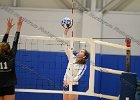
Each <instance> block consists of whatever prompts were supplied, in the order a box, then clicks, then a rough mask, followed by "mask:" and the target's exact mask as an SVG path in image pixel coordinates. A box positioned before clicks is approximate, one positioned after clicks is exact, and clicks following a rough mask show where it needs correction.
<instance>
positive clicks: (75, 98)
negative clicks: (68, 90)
mask: <svg viewBox="0 0 140 100" xmlns="http://www.w3.org/2000/svg"><path fill="white" fill-rule="evenodd" d="M69 100H78V95H76V94H69Z"/></svg>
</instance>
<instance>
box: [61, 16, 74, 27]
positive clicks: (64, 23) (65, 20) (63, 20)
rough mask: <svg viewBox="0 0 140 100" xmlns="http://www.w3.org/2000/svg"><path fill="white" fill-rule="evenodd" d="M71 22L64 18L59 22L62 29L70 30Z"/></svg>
mask: <svg viewBox="0 0 140 100" xmlns="http://www.w3.org/2000/svg"><path fill="white" fill-rule="evenodd" d="M72 24H73V23H72V20H71V19H70V18H68V17H65V18H63V19H62V21H61V25H62V26H63V27H64V28H71V27H72Z"/></svg>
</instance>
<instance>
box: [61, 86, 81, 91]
mask: <svg viewBox="0 0 140 100" xmlns="http://www.w3.org/2000/svg"><path fill="white" fill-rule="evenodd" d="M63 89H64V91H69V87H67V88H65V87H63ZM72 91H79V87H78V85H73V86H72Z"/></svg>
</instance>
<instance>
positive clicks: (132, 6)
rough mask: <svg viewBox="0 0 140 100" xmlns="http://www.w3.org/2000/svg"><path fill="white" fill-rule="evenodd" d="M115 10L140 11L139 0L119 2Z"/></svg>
mask: <svg viewBox="0 0 140 100" xmlns="http://www.w3.org/2000/svg"><path fill="white" fill-rule="evenodd" d="M115 10H116V11H130V12H140V0H128V1H126V2H125V3H123V4H121V5H120V6H119V7H118V8H117V9H115Z"/></svg>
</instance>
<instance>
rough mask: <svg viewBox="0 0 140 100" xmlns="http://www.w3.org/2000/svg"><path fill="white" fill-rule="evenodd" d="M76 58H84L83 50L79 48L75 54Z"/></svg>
mask: <svg viewBox="0 0 140 100" xmlns="http://www.w3.org/2000/svg"><path fill="white" fill-rule="evenodd" d="M76 58H77V59H84V58H85V50H80V51H79V52H78V53H77V55H76Z"/></svg>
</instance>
